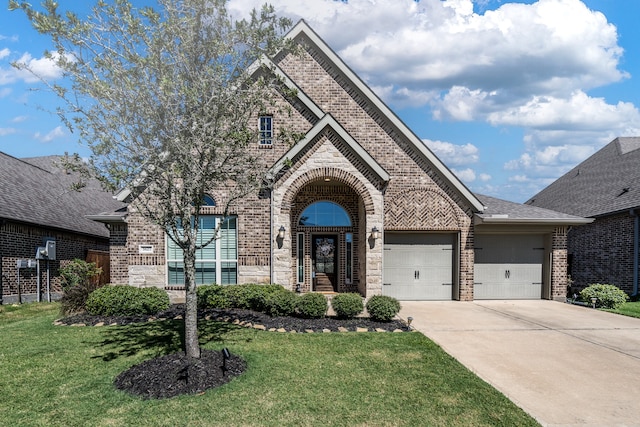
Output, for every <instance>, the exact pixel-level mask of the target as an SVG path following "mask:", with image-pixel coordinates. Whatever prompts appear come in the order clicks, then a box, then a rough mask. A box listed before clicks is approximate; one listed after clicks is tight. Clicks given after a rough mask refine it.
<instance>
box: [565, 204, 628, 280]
mask: <svg viewBox="0 0 640 427" xmlns="http://www.w3.org/2000/svg"><path fill="white" fill-rule="evenodd" d="M633 230H634V217H632V216H631V215H629V214H628V213H626V212H625V213H621V214H618V215H611V216H607V217H601V218H597V219H596V220H595V221H594V222H593V223H591V224H586V225H582V226H580V227H574V228H572V229H571V231H570V232H569V243H568V247H569V255H570V256H571V271H570V274H571V279H572V280H573V281H574V283H573V285H574V286H577V287H585V286H587V285H588V284H590V283H608V284H612V285H616V286H618V287H620V288H621V289H622V290H624V291H625V292H627V293H631V292H632V291H633Z"/></svg>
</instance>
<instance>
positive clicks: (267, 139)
mask: <svg viewBox="0 0 640 427" xmlns="http://www.w3.org/2000/svg"><path fill="white" fill-rule="evenodd" d="M259 120H260V124H259V125H260V145H261V146H270V145H272V144H273V117H272V116H260V119H259Z"/></svg>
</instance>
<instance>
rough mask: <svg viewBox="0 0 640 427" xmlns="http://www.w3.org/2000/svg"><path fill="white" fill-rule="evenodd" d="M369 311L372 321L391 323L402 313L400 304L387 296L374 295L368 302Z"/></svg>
mask: <svg viewBox="0 0 640 427" xmlns="http://www.w3.org/2000/svg"><path fill="white" fill-rule="evenodd" d="M367 311H368V312H369V317H371V320H376V321H378V322H389V321H391V319H393V317H394V316H395V315H396V314H398V312H399V311H400V303H399V302H398V300H397V299H395V298H392V297H389V296H386V295H374V296H372V297H371V298H370V299H369V301H367Z"/></svg>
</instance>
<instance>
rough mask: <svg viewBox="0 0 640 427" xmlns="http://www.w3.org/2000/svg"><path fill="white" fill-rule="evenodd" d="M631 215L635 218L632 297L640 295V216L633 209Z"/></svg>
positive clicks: (636, 210)
mask: <svg viewBox="0 0 640 427" xmlns="http://www.w3.org/2000/svg"><path fill="white" fill-rule="evenodd" d="M630 213H631V215H632V216H634V217H635V221H634V227H633V294H632V296H634V297H635V296H637V295H638V275H639V274H640V272H639V271H638V270H639V269H638V261H639V260H638V258H640V248H639V247H638V246H640V215H638V213H639V212H638V209H631V212H630Z"/></svg>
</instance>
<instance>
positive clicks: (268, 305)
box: [264, 289, 298, 317]
mask: <svg viewBox="0 0 640 427" xmlns="http://www.w3.org/2000/svg"><path fill="white" fill-rule="evenodd" d="M297 305H298V294H296V293H295V292H293V291H288V290H285V289H283V290H281V291H277V292H272V293H268V294H266V295H265V297H264V312H265V313H267V314H268V315H270V316H273V317H276V316H290V315H292V314H293V313H295V311H296V308H297Z"/></svg>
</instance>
